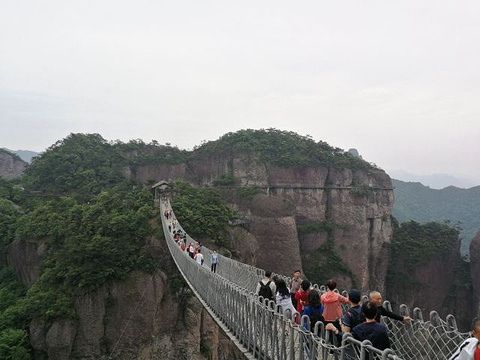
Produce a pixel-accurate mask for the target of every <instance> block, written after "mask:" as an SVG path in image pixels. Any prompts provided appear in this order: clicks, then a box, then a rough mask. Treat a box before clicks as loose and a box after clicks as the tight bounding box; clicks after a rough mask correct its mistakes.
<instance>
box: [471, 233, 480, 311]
mask: <svg viewBox="0 0 480 360" xmlns="http://www.w3.org/2000/svg"><path fill="white" fill-rule="evenodd" d="M470 274H471V277H472V286H473V306H474V308H473V316H480V278H479V277H478V274H480V231H478V232H477V235H475V237H474V238H473V240H472V242H471V243H470Z"/></svg>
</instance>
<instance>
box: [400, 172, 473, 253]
mask: <svg viewBox="0 0 480 360" xmlns="http://www.w3.org/2000/svg"><path fill="white" fill-rule="evenodd" d="M392 183H393V186H394V193H395V202H394V205H393V215H394V216H395V217H396V218H397V220H398V221H400V222H405V221H409V220H415V221H418V222H419V223H427V222H430V221H437V222H443V221H445V220H449V221H451V223H452V224H453V225H454V224H455V223H457V222H460V224H459V225H460V227H461V228H462V231H461V236H462V253H464V254H465V253H467V252H468V246H469V244H470V241H471V240H472V239H473V237H474V236H475V233H476V232H477V231H478V230H480V186H475V187H472V188H469V189H460V188H458V187H455V186H448V187H446V188H444V189H441V190H437V189H431V188H430V187H428V186H425V185H423V184H421V183H419V182H405V181H400V180H395V179H392Z"/></svg>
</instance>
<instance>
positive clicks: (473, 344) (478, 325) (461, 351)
mask: <svg viewBox="0 0 480 360" xmlns="http://www.w3.org/2000/svg"><path fill="white" fill-rule="evenodd" d="M479 340H480V319H478V318H477V319H475V320H474V324H473V331H472V337H471V338H468V339H467V340H465V341H464V342H463V343H462V344H461V345H460V346H459V347H458V349H457V351H455V353H454V354H453V355H452V356H451V357H450V359H449V360H477V359H479V358H480V341H479Z"/></svg>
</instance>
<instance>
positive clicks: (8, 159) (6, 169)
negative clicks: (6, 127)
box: [0, 149, 27, 179]
mask: <svg viewBox="0 0 480 360" xmlns="http://www.w3.org/2000/svg"><path fill="white" fill-rule="evenodd" d="M26 166H27V163H26V162H25V161H23V160H22V159H20V158H19V157H18V156H16V155H14V154H12V153H10V152H8V151H5V150H2V149H0V177H4V178H7V179H13V178H16V177H19V176H21V175H22V174H23V172H24V171H25V168H26Z"/></svg>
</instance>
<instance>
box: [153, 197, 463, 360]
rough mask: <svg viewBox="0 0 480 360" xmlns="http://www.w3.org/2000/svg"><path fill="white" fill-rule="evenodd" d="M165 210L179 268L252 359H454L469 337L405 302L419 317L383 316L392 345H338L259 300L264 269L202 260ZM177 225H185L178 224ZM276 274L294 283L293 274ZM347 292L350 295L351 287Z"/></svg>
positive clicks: (165, 204)
mask: <svg viewBox="0 0 480 360" xmlns="http://www.w3.org/2000/svg"><path fill="white" fill-rule="evenodd" d="M165 209H169V210H170V209H171V206H170V203H169V201H168V200H167V201H161V202H160V213H161V219H162V225H163V231H164V234H165V239H166V242H167V245H168V248H169V250H170V253H171V255H172V257H173V259H174V261H175V263H176V265H177V267H178V269H179V271H180V272H181V274H182V276H183V277H184V278H185V280H186V282H187V283H188V285H189V286H190V288H191V289H192V291H193V292H194V293H195V295H196V296H197V298H198V299H199V300H200V301H201V302H202V304H203V305H204V306H205V308H206V309H207V311H208V312H209V313H210V314H211V315H212V317H213V318H214V319H215V320H216V322H217V323H218V324H219V326H220V327H221V328H222V329H223V330H224V331H225V332H226V334H227V335H228V336H229V337H230V338H231V339H232V340H233V341H234V342H235V344H236V345H237V346H238V348H239V349H240V350H241V351H242V352H243V353H244V354H245V356H246V357H247V358H258V359H280V360H287V359H291V360H294V359H302V360H304V359H321V360H327V359H328V360H329V359H335V360H337V359H360V360H362V359H389V360H427V359H431V360H433V359H448V357H449V356H450V355H451V354H453V352H454V351H455V349H456V348H457V347H458V345H459V344H460V343H461V342H462V341H463V340H464V339H465V338H467V337H468V334H467V333H461V332H459V331H458V328H457V324H456V321H455V317H454V316H453V315H448V316H447V318H446V321H444V320H443V319H441V318H440V316H439V315H438V313H437V312H435V311H432V312H430V314H429V319H428V320H427V319H424V317H423V313H422V311H421V310H420V309H419V308H415V309H414V310H413V312H410V310H409V308H408V306H406V305H401V306H400V309H399V310H400V314H401V315H410V316H411V317H412V319H413V320H412V321H411V322H410V323H409V324H404V323H402V322H400V321H395V320H391V319H389V318H385V317H384V318H382V322H383V323H384V324H385V325H386V326H387V327H388V331H389V337H390V342H391V344H392V348H391V349H386V350H384V351H380V350H378V349H375V348H374V347H372V345H371V343H370V342H369V341H364V342H359V341H357V340H355V339H353V337H352V336H351V335H350V334H348V333H347V334H344V336H343V338H342V342H341V343H340V344H337V343H336V338H335V337H332V335H331V333H330V332H329V331H325V329H324V327H323V324H322V323H321V322H318V323H317V324H316V325H315V328H314V329H311V331H309V330H310V324H309V318H308V317H307V316H303V317H301V318H300V316H299V314H298V313H296V314H291V313H290V312H287V313H286V314H285V313H284V312H283V309H282V308H281V306H280V305H275V303H274V302H273V301H268V300H264V299H263V298H259V297H258V295H256V294H255V293H254V292H255V289H256V285H257V283H258V281H259V279H262V278H263V275H264V271H263V270H262V269H259V268H256V267H254V266H251V265H247V264H244V263H241V262H238V261H236V260H233V259H230V258H227V257H224V256H221V258H220V263H219V265H218V267H217V272H216V273H213V272H211V271H210V269H209V268H208V267H207V266H206V265H204V266H200V265H199V264H197V263H196V262H195V261H194V260H193V259H191V258H190V257H189V256H188V254H187V252H186V251H182V250H181V249H180V247H179V246H178V245H177V244H176V243H175V241H174V240H173V235H172V233H171V232H170V231H169V230H168V223H169V222H168V221H167V219H166V218H165V216H164V211H165ZM176 228H177V229H182V228H181V225H180V224H179V223H178V222H177V224H176ZM182 231H184V230H183V229H182ZM189 242H192V243H194V242H195V240H194V239H193V238H191V237H190V236H189V235H188V234H187V244H188V243H189ZM202 253H203V255H204V258H205V264H207V263H209V259H210V255H211V253H212V251H211V250H210V249H208V248H206V247H204V246H202ZM276 275H277V276H280V277H282V278H284V279H285V280H286V281H287V284H288V283H290V280H291V279H290V278H289V277H286V276H283V275H280V274H276ZM314 288H316V289H318V290H319V291H320V292H325V287H324V286H320V287H319V286H318V285H314ZM342 293H343V295H348V294H347V292H346V291H343V292H342ZM384 306H385V307H386V308H387V309H390V310H391V304H390V302H388V301H385V302H384ZM297 318H298V319H297ZM296 320H297V321H296ZM296 322H298V323H299V324H296Z"/></svg>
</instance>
